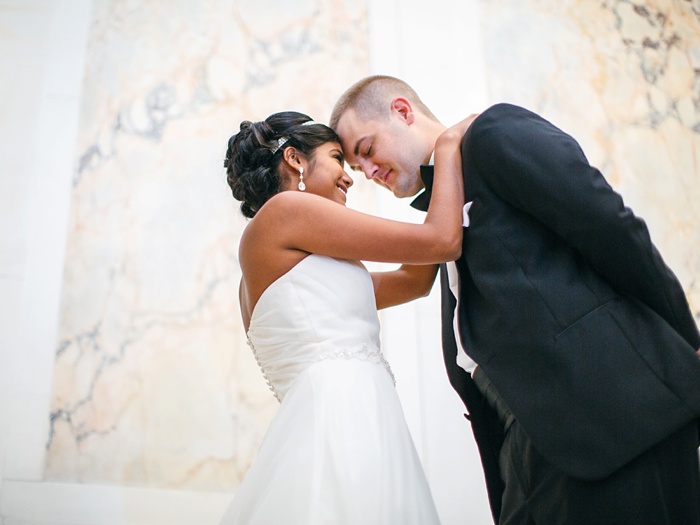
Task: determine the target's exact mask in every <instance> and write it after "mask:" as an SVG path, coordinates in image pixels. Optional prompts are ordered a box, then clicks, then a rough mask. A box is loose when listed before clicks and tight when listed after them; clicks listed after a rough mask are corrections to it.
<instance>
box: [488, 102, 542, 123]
mask: <svg viewBox="0 0 700 525" xmlns="http://www.w3.org/2000/svg"><path fill="white" fill-rule="evenodd" d="M482 117H484V118H483V119H482ZM523 117H529V118H532V117H535V118H541V117H540V116H539V115H537V114H536V113H535V112H533V111H531V110H529V109H527V108H524V107H522V106H518V105H515V104H510V103H508V102H498V103H496V104H493V105H492V106H489V107H488V108H487V109H486V110H484V111H483V112H482V113H481V115H479V118H478V119H477V120H500V119H504V118H523ZM475 123H476V121H475Z"/></svg>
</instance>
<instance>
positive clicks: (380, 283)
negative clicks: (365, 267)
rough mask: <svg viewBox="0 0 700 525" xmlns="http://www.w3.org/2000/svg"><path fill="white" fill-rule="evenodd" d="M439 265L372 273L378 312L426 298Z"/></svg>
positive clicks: (406, 265) (409, 265) (407, 267)
mask: <svg viewBox="0 0 700 525" xmlns="http://www.w3.org/2000/svg"><path fill="white" fill-rule="evenodd" d="M438 268H439V266H438V265H437V264H417V265H416V264H402V265H401V267H400V268H398V269H396V270H393V271H388V272H371V274H370V275H371V276H372V283H373V284H374V296H375V299H376V303H377V310H381V309H382V308H388V307H390V306H396V305H398V304H403V303H407V302H409V301H413V300H414V299H418V298H420V297H425V296H427V295H428V294H429V293H430V290H431V289H432V288H433V283H434V282H435V276H436V275H437V271H438Z"/></svg>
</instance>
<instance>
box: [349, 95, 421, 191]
mask: <svg viewBox="0 0 700 525" xmlns="http://www.w3.org/2000/svg"><path fill="white" fill-rule="evenodd" d="M336 132H337V133H338V136H339V137H340V143H341V145H342V146H343V152H344V153H345V160H346V161H347V163H348V164H349V165H350V167H351V168H352V169H353V170H355V171H362V172H363V173H364V174H365V177H367V179H369V180H371V181H373V182H376V183H377V184H379V185H380V186H382V187H383V188H386V189H388V190H390V191H391V192H392V193H393V194H394V195H395V196H396V197H411V196H413V195H415V194H416V193H418V192H419V191H420V190H421V189H422V188H423V182H422V180H421V178H420V175H419V173H420V165H421V163H422V162H423V159H422V156H421V155H420V154H419V151H420V148H418V147H417V144H416V141H417V140H418V137H417V135H416V133H415V132H414V130H413V129H412V127H411V125H410V124H409V123H407V122H406V121H405V119H403V118H401V116H400V115H397V114H394V113H393V112H392V113H391V114H390V115H389V117H387V118H386V119H383V120H366V119H362V118H360V117H359V116H358V115H357V113H355V111H354V110H352V109H350V110H348V111H347V112H346V113H345V114H344V115H343V116H342V117H341V118H340V120H339V122H338V125H337V126H336Z"/></svg>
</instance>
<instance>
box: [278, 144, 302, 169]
mask: <svg viewBox="0 0 700 525" xmlns="http://www.w3.org/2000/svg"><path fill="white" fill-rule="evenodd" d="M282 159H283V160H284V162H285V164H286V165H287V166H288V167H289V168H290V169H291V170H292V171H294V172H299V168H303V167H304V164H303V161H304V157H303V156H302V155H301V153H300V152H299V151H298V150H297V149H296V148H294V147H291V146H290V147H289V148H285V150H284V151H283V152H282Z"/></svg>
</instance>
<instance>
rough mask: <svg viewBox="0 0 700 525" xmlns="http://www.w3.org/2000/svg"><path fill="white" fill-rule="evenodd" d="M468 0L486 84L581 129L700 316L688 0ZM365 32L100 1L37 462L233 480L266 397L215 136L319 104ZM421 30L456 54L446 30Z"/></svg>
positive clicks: (267, 5) (216, 4) (347, 75)
mask: <svg viewBox="0 0 700 525" xmlns="http://www.w3.org/2000/svg"><path fill="white" fill-rule="evenodd" d="M480 11H481V18H482V21H481V30H482V46H483V49H484V58H485V64H486V68H485V69H486V70H485V71H484V72H479V74H482V73H483V74H484V76H485V78H486V80H487V83H488V99H489V100H490V101H492V102H498V101H510V102H514V103H518V104H521V105H524V106H526V107H529V108H531V109H533V110H535V111H538V112H540V113H541V114H543V115H544V116H545V117H547V118H549V119H550V120H552V121H554V122H555V123H556V124H557V125H559V126H560V127H561V128H563V129H565V130H566V131H568V132H570V133H572V134H573V135H574V136H575V137H577V138H578V139H579V140H580V142H581V144H582V146H583V148H584V150H585V151H586V153H587V154H588V156H589V159H590V160H591V162H592V163H594V164H595V165H597V166H599V167H600V168H601V170H602V171H603V172H604V173H605V175H606V176H607V177H608V179H609V180H610V182H611V183H612V184H613V185H614V186H615V187H616V188H617V189H618V190H619V191H620V192H621V193H622V194H623V196H624V197H625V199H626V201H627V203H628V204H629V205H630V206H631V207H632V208H633V209H634V210H635V211H636V212H638V213H639V214H640V215H642V216H643V217H645V219H646V220H647V222H648V224H649V227H650V230H651V232H652V237H653V239H654V240H655V241H656V243H657V245H658V246H659V248H660V250H661V251H662V253H663V254H664V256H665V257H666V259H667V260H668V262H669V264H670V265H671V266H672V268H673V269H674V270H675V271H676V273H677V274H678V276H679V278H680V279H681V281H682V283H683V285H684V287H685V288H686V290H687V291H688V296H689V299H690V301H691V304H692V305H693V308H694V309H695V311H697V312H699V314H700V251H699V250H698V249H697V247H698V246H700V205H699V204H698V202H699V201H700V199H698V197H700V195H699V192H700V180H698V179H699V178H700V166H699V165H698V163H699V162H700V111H699V106H700V77H699V73H698V72H699V71H700V5H699V4H698V2H697V0H694V1H692V2H690V1H687V0H673V1H671V0H668V1H660V0H648V1H645V2H641V1H639V2H630V1H626V0H604V1H601V2H589V1H586V0H581V1H574V0H526V1H522V0H520V1H516V0H497V1H491V0H482V1H481V2H480ZM399 20H400V18H399ZM402 30H405V31H410V30H411V29H410V28H402ZM366 35H367V12H366V6H365V2H363V1H359V0H357V1H353V0H333V1H331V0H327V1H324V0H292V1H290V2H284V3H281V2H272V1H271V0H267V1H257V2H253V1H252V0H250V1H238V2H221V1H212V2H197V1H195V0H178V1H176V2H170V1H167V0H156V1H152V2H120V1H116V0H114V1H107V0H99V1H96V2H94V7H93V27H92V32H91V39H90V43H89V49H88V60H87V68H86V71H85V80H84V91H83V96H82V106H83V108H82V120H81V127H80V133H79V143H78V148H77V150H76V153H75V159H76V166H77V168H76V172H75V177H74V188H73V199H72V215H71V221H70V227H69V235H68V244H67V252H66V268H65V272H64V279H63V293H62V307H61V323H60V334H59V340H58V342H57V345H56V363H55V370H54V379H53V381H54V384H53V395H52V402H51V415H50V418H51V432H50V435H49V436H48V438H47V455H46V478H47V479H48V480H53V481H61V482H62V481H70V482H77V483H96V484H120V485H135V486H146V487H164V488H188V489H204V490H210V489H211V490H219V489H221V490H232V489H234V488H235V487H236V485H237V484H238V482H239V481H240V478H241V476H242V474H243V473H244V472H245V470H246V469H247V467H248V465H249V464H250V462H251V461H252V459H253V457H254V454H255V451H256V450H257V447H258V444H259V441H260V439H261V438H262V435H263V433H264V431H265V428H266V426H267V422H268V421H269V419H270V417H271V415H272V414H273V412H274V410H275V408H276V401H275V400H274V398H273V397H272V396H271V395H270V393H269V392H268V391H267V390H266V387H265V384H264V381H263V380H262V378H261V376H260V373H259V371H258V369H257V365H256V364H255V361H254V360H253V357H252V356H251V355H250V352H249V349H248V347H247V346H246V345H245V337H244V334H243V331H242V327H241V323H240V321H239V311H238V306H237V299H236V296H237V286H238V280H239V278H240V274H239V269H238V264H237V239H238V236H239V235H240V232H241V230H242V228H243V226H244V224H245V221H244V220H243V219H242V218H241V217H240V215H239V214H238V210H237V206H236V203H235V202H234V201H233V200H232V199H231V197H230V195H229V192H228V190H227V186H226V184H225V177H224V173H223V169H222V167H221V162H222V159H223V155H224V152H225V145H226V140H227V138H228V137H229V135H230V134H231V133H233V132H235V131H236V129H237V125H238V123H239V122H240V121H241V120H243V119H260V118H264V117H265V116H267V115H268V114H269V113H272V112H274V111H280V110H283V109H298V110H301V111H305V112H307V113H309V114H310V115H312V116H313V117H314V118H316V119H319V120H324V119H327V117H328V114H329V112H330V109H331V107H332V104H333V102H334V100H335V97H336V96H337V95H338V94H339V93H340V92H342V90H343V89H344V88H345V87H346V86H347V85H349V84H350V83H351V82H353V81H355V80H356V79H357V78H359V77H360V76H363V75H365V74H367V73H369V71H368V64H369V61H370V57H371V53H372V50H370V49H368V48H367V37H366ZM422 38H426V36H425V35H424V36H422ZM386 45H392V42H387V43H386ZM426 46H433V48H434V49H435V53H446V52H447V53H453V54H454V63H455V64H456V66H457V67H469V64H461V63H460V59H459V57H460V54H459V50H452V49H450V50H445V49H441V48H440V41H439V39H434V40H430V39H429V38H428V39H427V40H426ZM399 55H400V54H399ZM401 56H403V55H401ZM403 59H405V60H410V59H411V57H403ZM436 89H437V88H436ZM476 109H478V108H474V110H476ZM372 191H373V190H372V188H371V187H370V185H368V184H361V183H359V182H358V184H356V185H355V187H354V188H353V192H352V193H351V199H355V202H356V203H357V204H359V206H360V207H361V206H363V205H365V204H366V203H367V202H368V201H371V199H372V196H371V195H372ZM351 202H352V201H351Z"/></svg>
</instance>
